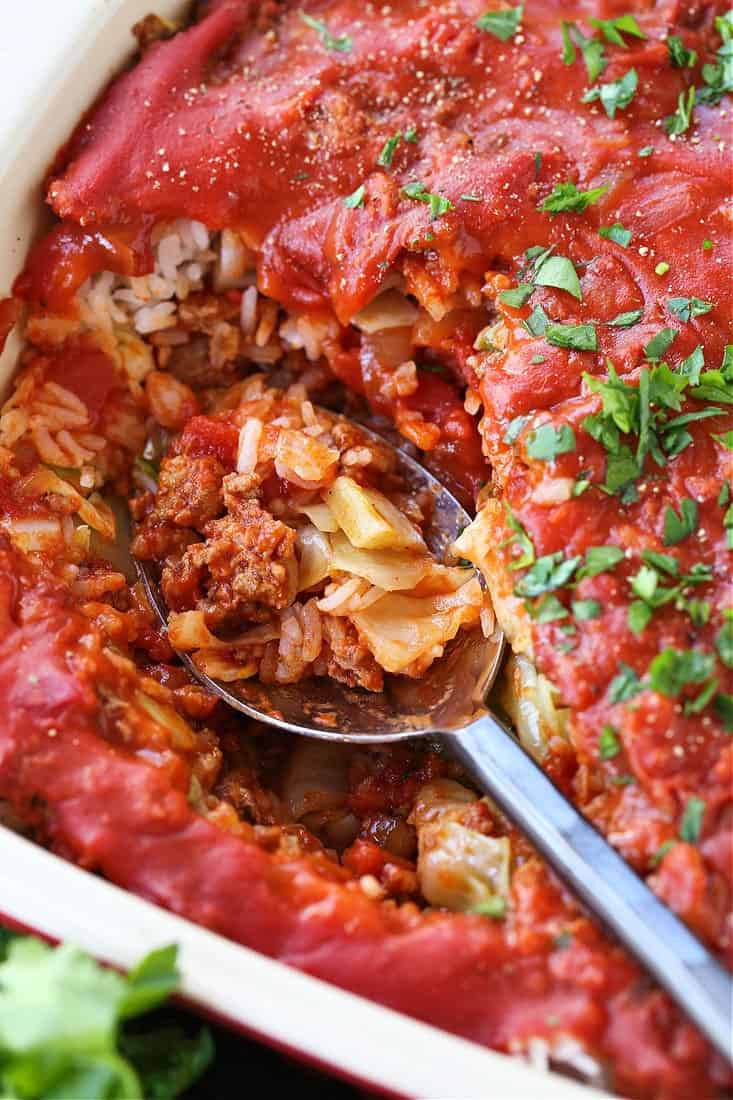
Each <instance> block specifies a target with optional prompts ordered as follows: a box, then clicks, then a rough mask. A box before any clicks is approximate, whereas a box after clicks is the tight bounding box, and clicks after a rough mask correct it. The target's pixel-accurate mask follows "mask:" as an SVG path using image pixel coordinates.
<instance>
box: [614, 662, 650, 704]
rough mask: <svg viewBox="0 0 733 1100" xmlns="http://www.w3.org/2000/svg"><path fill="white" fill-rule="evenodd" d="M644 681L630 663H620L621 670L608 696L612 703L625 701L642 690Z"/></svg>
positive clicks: (615, 677)
mask: <svg viewBox="0 0 733 1100" xmlns="http://www.w3.org/2000/svg"><path fill="white" fill-rule="evenodd" d="M641 688H642V683H641V680H640V679H639V677H638V676H637V674H636V672H634V670H633V668H631V667H630V665H627V664H624V662H623V661H621V662H620V663H619V671H618V672H617V673H616V675H615V676H614V678H613V680H611V683H610V685H609V688H608V698H609V700H610V702H612V703H625V702H627V701H628V700H629V699H633V698H634V696H635V695H638V694H639V692H640V691H641Z"/></svg>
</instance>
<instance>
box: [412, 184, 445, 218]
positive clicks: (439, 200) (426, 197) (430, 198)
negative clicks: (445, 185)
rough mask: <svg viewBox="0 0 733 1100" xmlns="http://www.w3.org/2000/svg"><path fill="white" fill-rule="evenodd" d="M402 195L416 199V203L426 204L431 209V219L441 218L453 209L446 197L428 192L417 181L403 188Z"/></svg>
mask: <svg viewBox="0 0 733 1100" xmlns="http://www.w3.org/2000/svg"><path fill="white" fill-rule="evenodd" d="M402 194H403V195H405V196H406V197H407V198H408V199H414V200H415V202H424V203H426V204H427V205H428V206H429V207H430V217H431V218H440V217H442V215H443V214H447V213H448V211H449V210H452V209H453V203H452V202H451V201H450V199H447V198H446V197H445V195H437V194H435V192H433V191H426V190H425V188H424V187H423V185H422V184H421V183H419V182H418V181H417V180H415V181H413V182H412V183H408V184H407V186H406V187H403V188H402Z"/></svg>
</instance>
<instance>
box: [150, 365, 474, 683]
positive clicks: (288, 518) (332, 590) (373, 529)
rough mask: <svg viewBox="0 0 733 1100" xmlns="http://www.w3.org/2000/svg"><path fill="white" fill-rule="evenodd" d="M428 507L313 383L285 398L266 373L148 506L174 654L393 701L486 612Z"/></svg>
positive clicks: (219, 408) (198, 429)
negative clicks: (387, 682) (447, 553)
mask: <svg viewBox="0 0 733 1100" xmlns="http://www.w3.org/2000/svg"><path fill="white" fill-rule="evenodd" d="M378 486H379V488H378ZM421 496H422V499H421V497H420V496H419V495H418V494H416V493H414V492H411V491H410V489H409V487H408V486H407V485H406V484H405V483H404V479H403V478H402V476H401V475H400V473H399V471H398V469H397V459H396V456H395V454H394V452H393V451H392V450H391V449H390V448H389V447H387V446H385V445H384V444H380V443H379V442H375V440H374V439H373V438H370V437H369V436H368V435H367V434H366V433H365V432H363V431H360V430H359V428H357V427H356V426H354V425H353V424H351V423H350V422H348V421H346V420H344V419H343V418H341V417H338V416H334V415H333V414H331V413H328V412H326V411H325V410H323V409H317V408H314V406H313V404H312V403H311V402H310V401H309V400H308V398H307V394H306V390H305V387H304V386H303V384H302V383H296V384H294V385H292V386H290V388H289V389H287V390H286V391H285V392H284V393H283V392H279V391H277V390H274V389H272V388H268V387H267V386H266V385H265V382H264V379H263V376H262V375H261V374H255V375H253V376H251V377H250V379H248V380H247V381H245V382H243V383H237V384H235V385H234V386H233V387H231V388H229V389H226V390H224V391H222V394H221V396H218V397H217V398H216V399H214V402H213V409H212V414H211V415H209V416H196V417H194V418H193V419H192V420H190V421H188V423H187V424H186V425H185V427H184V429H183V432H182V433H181V434H180V435H178V436H176V437H175V439H174V440H173V443H172V446H171V448H170V450H169V451H168V454H167V455H166V457H165V458H164V459H163V461H162V464H161V467H160V476H159V480H158V484H157V489H156V490H155V492H151V491H150V490H148V491H147V492H145V493H144V494H143V495H141V496H138V497H137V498H136V499H135V500H134V502H133V511H134V514H135V516H136V517H137V519H138V520H139V523H140V526H139V529H138V533H137V536H136V538H135V540H134V542H133V544H132V552H133V554H134V555H135V556H136V557H137V558H138V559H140V560H143V561H145V560H150V561H155V562H160V563H161V564H162V569H161V575H160V587H161V592H162V594H163V597H164V599H165V602H166V605H167V607H168V608H170V610H171V614H170V616H169V622H168V638H169V640H170V642H171V645H172V646H173V648H174V649H176V650H179V651H180V650H183V651H194V661H195V663H196V665H197V667H198V668H199V669H200V671H202V672H205V673H207V675H209V676H212V677H213V678H214V679H218V680H222V681H225V682H226V681H235V680H240V679H246V678H249V677H251V676H257V677H258V678H259V679H260V680H261V681H262V682H263V683H266V684H267V683H283V684H292V683H296V682H297V681H298V680H301V679H303V678H304V677H307V676H311V675H315V676H331V677H333V678H334V679H336V680H339V681H341V682H342V683H344V684H348V685H349V686H351V687H361V688H366V689H368V690H369V691H380V690H381V689H382V687H383V681H384V673H385V672H387V673H393V674H396V675H400V676H411V677H419V676H420V675H421V674H422V673H424V672H425V671H426V669H427V668H428V667H429V666H430V665H431V664H432V662H433V661H434V660H435V659H436V658H437V657H441V656H442V654H443V651H444V649H445V646H446V644H447V643H448V642H449V641H451V640H452V639H453V638H454V637H455V636H456V634H457V633H458V631H459V630H460V628H461V626H463V625H468V624H472V623H476V622H477V621H478V620H479V618H480V617H481V613H482V604H483V596H482V590H481V585H480V584H479V582H478V580H477V578H476V576H475V574H474V571H473V570H472V569H471V568H470V567H469V568H468V569H466V568H465V566H460V565H457V566H453V567H450V566H447V565H444V564H441V563H438V562H437V561H436V560H435V559H434V558H433V556H432V555H431V553H430V551H429V549H428V546H427V544H426V542H425V539H424V537H423V533H422V531H421V525H422V524H424V522H425V519H426V518H428V517H429V515H430V511H431V509H432V504H433V501H432V498H431V495H430V494H429V493H428V492H424V493H423V494H422V495H421ZM483 612H484V620H485V624H486V625H487V626H488V627H489V630H491V629H493V616H492V615H491V612H490V609H489V608H488V607H487V608H484V609H483Z"/></svg>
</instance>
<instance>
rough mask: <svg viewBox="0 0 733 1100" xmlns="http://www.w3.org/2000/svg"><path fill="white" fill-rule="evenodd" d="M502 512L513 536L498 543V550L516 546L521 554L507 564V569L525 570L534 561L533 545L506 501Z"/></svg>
mask: <svg viewBox="0 0 733 1100" xmlns="http://www.w3.org/2000/svg"><path fill="white" fill-rule="evenodd" d="M504 511H505V513H506V521H507V524H508V525H509V527H510V528H511V529H512V531H513V532H514V534H513V535H511V536H510V537H509V538H508V539H505V540H504V542H502V543H500V548H501V547H503V546H510V545H516V546H517V547H518V548H519V549H520V551H521V553H520V555H519V557H516V558H514V560H513V561H511V562H510V563H509V569H510V570H511V571H512V572H514V571H515V570H517V569H526V568H527V566H529V565H531V564H532V562H533V561H534V560H535V549H534V543H533V542H532V539H531V538H530V537H529V535H528V534H527V532H526V531H525V529H524V528H523V527H522V525H521V523H520V522H519V520H518V519H517V517H516V516H515V515H514V513H513V512H512V510H511V508H510V507H509V505H508V504H507V503H506V501H505V502H504Z"/></svg>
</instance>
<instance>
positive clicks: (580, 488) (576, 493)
mask: <svg viewBox="0 0 733 1100" xmlns="http://www.w3.org/2000/svg"><path fill="white" fill-rule="evenodd" d="M590 486H591V481H590V478H589V477H577V478H576V479H575V484H574V485H573V497H580V496H582V495H583V493H584V492H585V491H586V490H587V489H590Z"/></svg>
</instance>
